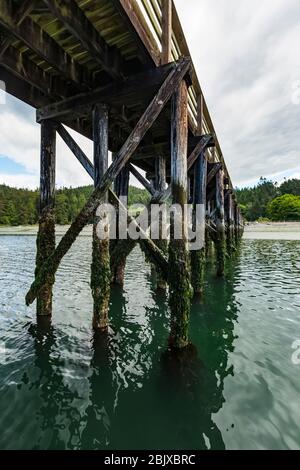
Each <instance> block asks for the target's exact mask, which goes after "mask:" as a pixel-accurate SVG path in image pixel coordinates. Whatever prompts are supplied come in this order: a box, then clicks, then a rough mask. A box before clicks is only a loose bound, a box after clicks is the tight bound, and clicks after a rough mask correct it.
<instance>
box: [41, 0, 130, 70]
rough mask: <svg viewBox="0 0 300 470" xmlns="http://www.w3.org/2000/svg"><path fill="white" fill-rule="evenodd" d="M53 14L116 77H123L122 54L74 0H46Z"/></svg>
mask: <svg viewBox="0 0 300 470" xmlns="http://www.w3.org/2000/svg"><path fill="white" fill-rule="evenodd" d="M44 2H45V3H46V5H47V6H48V8H49V9H50V11H51V12H52V13H53V15H54V16H55V17H56V18H58V19H59V20H60V21H61V22H62V23H63V25H64V26H65V27H66V28H67V29H68V31H70V33H71V34H72V35H73V36H74V37H75V38H76V39H77V40H78V41H79V42H80V43H81V44H82V46H83V48H84V49H85V50H87V51H88V52H89V54H90V56H91V57H92V58H93V59H94V60H96V62H98V63H99V64H100V65H101V67H102V68H103V69H104V70H105V71H106V72H107V73H108V74H109V75H110V76H111V77H112V78H114V79H117V78H122V77H123V74H122V62H123V59H122V56H121V54H120V52H119V50H118V49H117V47H111V46H109V45H108V44H107V43H106V42H105V41H104V39H103V38H102V37H101V36H100V34H99V33H98V31H97V30H96V28H95V27H94V26H93V24H92V23H91V22H90V21H89V19H88V18H87V17H86V15H85V14H84V12H83V11H82V10H81V8H79V6H78V4H77V3H76V2H75V1H74V0H44Z"/></svg>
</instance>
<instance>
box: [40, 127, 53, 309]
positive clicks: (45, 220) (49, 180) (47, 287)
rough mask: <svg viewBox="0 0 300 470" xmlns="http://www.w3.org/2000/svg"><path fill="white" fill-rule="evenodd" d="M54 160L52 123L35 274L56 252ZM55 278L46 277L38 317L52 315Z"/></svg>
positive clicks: (44, 130) (44, 132) (45, 140)
mask: <svg viewBox="0 0 300 470" xmlns="http://www.w3.org/2000/svg"><path fill="white" fill-rule="evenodd" d="M55 160H56V132H55V128H54V126H53V125H52V123H51V122H47V121H45V122H44V123H43V124H42V125H41V168H40V203H39V231H38V236H37V241H36V244H37V254H36V273H38V272H39V270H40V268H41V266H42V265H43V263H44V262H45V260H46V259H47V258H48V257H49V256H50V255H51V254H52V253H53V251H54V249H55V215H54V198H55ZM53 284H54V275H50V276H47V279H46V282H45V284H44V286H43V287H42V289H41V290H40V291H39V295H38V297H37V305H36V313H37V315H38V316H51V315H52V287H53Z"/></svg>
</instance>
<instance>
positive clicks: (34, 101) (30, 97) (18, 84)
mask: <svg viewBox="0 0 300 470" xmlns="http://www.w3.org/2000/svg"><path fill="white" fill-rule="evenodd" d="M0 80H3V82H4V83H5V87H6V92H7V93H9V94H11V95H13V96H15V97H16V98H18V99H19V100H22V101H24V103H27V104H29V105H31V106H34V105H36V106H46V105H47V104H49V103H50V102H51V100H50V98H49V97H48V96H47V95H45V94H44V93H41V92H40V90H38V89H37V88H35V87H33V86H32V85H30V84H29V83H27V82H26V81H24V80H20V78H18V77H17V76H16V75H14V74H13V73H12V72H11V71H10V70H8V69H7V68H4V67H3V66H2V64H1V62H0Z"/></svg>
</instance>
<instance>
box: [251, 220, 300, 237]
mask: <svg viewBox="0 0 300 470" xmlns="http://www.w3.org/2000/svg"><path fill="white" fill-rule="evenodd" d="M244 239H246V240H300V222H266V223H257V222H253V223H248V224H246V226H245V232H244Z"/></svg>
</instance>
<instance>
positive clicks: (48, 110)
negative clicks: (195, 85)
mask: <svg viewBox="0 0 300 470" xmlns="http://www.w3.org/2000/svg"><path fill="white" fill-rule="evenodd" d="M175 68H176V62H175V63H173V64H168V65H165V66H162V67H158V68H156V69H152V70H149V71H147V72H143V73H141V74H138V75H135V76H134V77H130V78H128V79H126V80H124V81H121V82H118V83H116V82H115V83H112V84H111V85H107V86H105V87H100V88H96V89H95V90H93V91H91V92H88V93H80V94H78V95H75V96H72V97H70V98H67V99H65V100H62V101H59V102H57V103H54V104H51V105H49V106H46V107H45V108H42V109H39V110H38V111H37V122H41V121H42V120H43V119H57V118H62V116H66V115H69V114H72V113H74V110H75V109H76V111H78V112H82V113H86V112H87V111H88V110H90V109H91V108H92V106H93V105H94V104H95V103H106V104H109V105H111V106H112V105H114V106H116V105H122V106H123V105H125V104H126V103H127V102H128V101H130V100H137V99H138V97H141V96H142V95H143V94H144V93H145V90H148V91H149V92H150V91H151V92H152V93H153V89H157V88H158V87H159V86H160V85H161V84H162V83H163V81H164V80H165V78H166V77H167V76H168V74H169V73H170V72H171V71H172V70H174V69H175Z"/></svg>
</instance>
